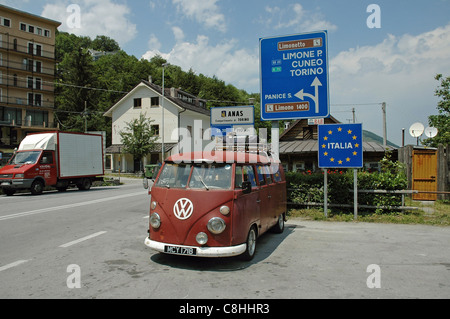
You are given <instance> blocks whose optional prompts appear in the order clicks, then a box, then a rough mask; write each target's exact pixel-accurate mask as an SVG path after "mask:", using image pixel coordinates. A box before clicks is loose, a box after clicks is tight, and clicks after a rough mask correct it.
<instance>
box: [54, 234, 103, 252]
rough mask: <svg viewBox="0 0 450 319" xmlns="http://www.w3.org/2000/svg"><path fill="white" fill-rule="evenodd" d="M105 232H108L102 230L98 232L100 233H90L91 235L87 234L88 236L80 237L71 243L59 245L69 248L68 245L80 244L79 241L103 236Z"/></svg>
mask: <svg viewBox="0 0 450 319" xmlns="http://www.w3.org/2000/svg"><path fill="white" fill-rule="evenodd" d="M103 234H106V232H105V231H101V232H98V233H95V234H92V235H89V236H86V237H83V238H80V239H77V240H74V241H71V242H70V243H67V244H64V245H61V246H59V247H60V248H67V247H70V246H73V245H76V244H79V243H81V242H83V241H86V240H89V239H92V238H95V237H98V236H101V235H103Z"/></svg>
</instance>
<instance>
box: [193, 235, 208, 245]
mask: <svg viewBox="0 0 450 319" xmlns="http://www.w3.org/2000/svg"><path fill="white" fill-rule="evenodd" d="M195 240H197V243H198V244H199V245H204V244H206V243H207V242H208V235H206V234H205V233H203V232H201V233H198V234H197V236H195Z"/></svg>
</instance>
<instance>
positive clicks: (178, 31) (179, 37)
mask: <svg viewBox="0 0 450 319" xmlns="http://www.w3.org/2000/svg"><path fill="white" fill-rule="evenodd" d="M172 32H173V35H174V36H175V40H176V41H177V42H180V41H183V40H184V32H183V30H181V28H179V27H172Z"/></svg>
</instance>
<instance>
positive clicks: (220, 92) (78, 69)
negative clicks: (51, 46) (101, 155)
mask: <svg viewBox="0 0 450 319" xmlns="http://www.w3.org/2000/svg"><path fill="white" fill-rule="evenodd" d="M88 49H93V50H96V51H105V52H116V53H115V54H110V55H105V56H102V57H100V58H99V59H98V60H96V61H94V59H93V57H92V56H91V54H90V53H89V51H88ZM56 57H57V61H58V67H57V80H56V82H57V85H56V90H55V95H56V117H57V121H58V122H59V123H60V126H61V129H62V130H64V131H78V132H82V131H84V130H85V125H86V126H87V130H89V131H100V130H101V131H106V132H107V135H108V144H109V143H110V134H111V119H110V118H107V117H104V116H103V113H104V112H105V111H106V110H108V109H109V108H110V107H111V106H113V105H114V104H115V103H116V102H117V101H118V100H119V99H121V98H122V97H123V96H124V95H125V94H126V93H128V92H129V91H130V90H131V89H132V88H133V87H135V86H136V85H137V84H138V83H139V82H140V81H141V80H143V79H145V80H147V79H148V78H149V76H151V77H152V81H153V83H155V84H157V85H162V64H163V63H165V62H166V61H165V60H164V59H163V58H162V57H160V56H155V57H153V58H152V59H151V60H150V61H148V60H145V59H141V60H139V59H137V58H136V57H135V56H132V55H128V54H127V53H126V52H124V51H123V50H121V48H120V46H119V45H118V43H117V42H116V41H115V40H114V39H111V38H108V37H105V36H97V37H96V38H95V39H94V40H92V39H91V38H89V37H82V36H81V37H79V36H76V35H73V34H69V33H65V32H59V33H58V34H57V37H56ZM165 86H166V87H177V88H178V87H179V88H182V90H184V91H186V92H189V93H191V94H193V95H196V96H198V97H200V98H202V99H206V100H208V107H214V106H230V105H247V104H248V102H249V99H250V98H254V99H255V102H254V103H256V104H257V105H256V106H257V110H256V118H257V123H256V126H257V127H258V128H259V127H261V126H267V125H269V123H261V122H259V120H258V119H259V94H248V93H247V92H245V91H244V90H239V89H238V88H236V87H234V86H233V85H231V84H226V83H225V82H224V81H221V80H220V79H218V78H216V77H215V76H213V77H208V76H205V75H203V74H198V75H197V74H195V72H194V71H193V70H189V71H188V72H185V71H183V70H182V69H181V68H180V67H178V66H176V65H169V66H167V67H166V69H165Z"/></svg>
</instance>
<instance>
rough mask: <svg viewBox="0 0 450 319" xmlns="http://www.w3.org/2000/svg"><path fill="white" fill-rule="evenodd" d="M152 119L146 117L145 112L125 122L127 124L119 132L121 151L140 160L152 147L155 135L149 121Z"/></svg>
mask: <svg viewBox="0 0 450 319" xmlns="http://www.w3.org/2000/svg"><path fill="white" fill-rule="evenodd" d="M152 122H153V120H151V119H149V118H147V117H146V116H145V114H142V113H141V114H140V116H139V118H138V119H134V120H132V121H131V122H128V123H126V124H127V126H126V127H125V129H124V130H123V131H121V132H120V137H121V138H122V144H123V145H124V148H123V149H122V152H123V153H125V154H131V155H133V156H134V158H135V159H139V160H140V161H141V170H142V159H143V157H144V156H146V155H147V154H149V153H150V151H151V150H152V149H153V148H154V146H155V142H156V139H157V137H156V136H154V134H153V130H152V125H151V123H152Z"/></svg>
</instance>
